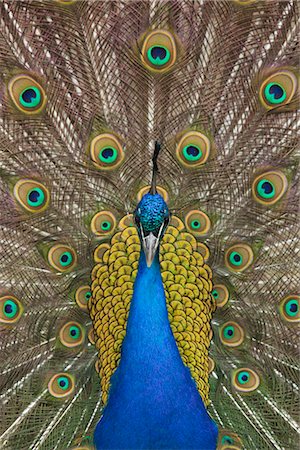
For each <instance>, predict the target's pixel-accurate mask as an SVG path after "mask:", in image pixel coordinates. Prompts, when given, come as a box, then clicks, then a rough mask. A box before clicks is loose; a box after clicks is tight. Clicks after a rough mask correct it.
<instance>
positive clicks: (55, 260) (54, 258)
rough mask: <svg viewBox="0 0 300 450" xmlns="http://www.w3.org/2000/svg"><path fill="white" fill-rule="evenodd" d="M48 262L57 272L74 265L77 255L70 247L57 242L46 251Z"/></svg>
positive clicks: (71, 267)
mask: <svg viewBox="0 0 300 450" xmlns="http://www.w3.org/2000/svg"><path fill="white" fill-rule="evenodd" d="M48 262H49V264H50V265H51V266H52V267H53V268H54V269H56V270H58V271H59V272H66V271H67V270H71V269H73V268H74V267H75V266H76V263H77V255H76V253H75V250H74V249H73V248H72V247H69V246H67V245H63V244H57V245H54V246H53V247H51V248H50V250H49V252H48Z"/></svg>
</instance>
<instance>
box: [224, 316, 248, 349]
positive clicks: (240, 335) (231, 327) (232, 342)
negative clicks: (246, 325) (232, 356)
mask: <svg viewBox="0 0 300 450" xmlns="http://www.w3.org/2000/svg"><path fill="white" fill-rule="evenodd" d="M219 336H220V340H221V342H222V344H223V345H226V346H227V347H238V346H240V345H241V344H242V343H243V341H244V338H245V333H244V330H243V328H242V327H241V326H240V325H239V324H238V323H236V322H226V323H224V324H223V325H222V326H221V328H220V329H219Z"/></svg>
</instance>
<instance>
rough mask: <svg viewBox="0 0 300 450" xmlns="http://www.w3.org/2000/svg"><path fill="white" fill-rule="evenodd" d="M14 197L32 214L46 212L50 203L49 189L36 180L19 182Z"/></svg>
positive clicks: (15, 187)
mask: <svg viewBox="0 0 300 450" xmlns="http://www.w3.org/2000/svg"><path fill="white" fill-rule="evenodd" d="M14 196H15V198H16V200H17V201H18V203H19V204H20V205H21V206H22V207H23V208H24V209H26V211H29V212H31V213H38V212H41V211H44V210H45V209H46V208H47V207H48V205H49V201H50V193H49V191H48V189H47V188H46V187H45V186H44V185H43V184H41V183H38V182H37V181H35V180H19V181H17V183H16V184H15V186H14Z"/></svg>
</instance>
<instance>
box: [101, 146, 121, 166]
mask: <svg viewBox="0 0 300 450" xmlns="http://www.w3.org/2000/svg"><path fill="white" fill-rule="evenodd" d="M105 150H112V152H113V154H112V155H111V156H109V157H108V158H105V157H104V156H103V152H104V151H105ZM117 158H118V150H117V149H116V148H114V147H111V146H109V147H103V148H101V150H100V151H99V159H100V161H101V162H103V163H105V164H112V163H114V162H115V161H116V159H117Z"/></svg>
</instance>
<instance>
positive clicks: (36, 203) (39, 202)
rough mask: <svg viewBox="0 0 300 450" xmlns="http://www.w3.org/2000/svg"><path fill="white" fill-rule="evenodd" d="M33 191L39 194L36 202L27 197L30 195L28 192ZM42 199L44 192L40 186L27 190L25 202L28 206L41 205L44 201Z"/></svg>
mask: <svg viewBox="0 0 300 450" xmlns="http://www.w3.org/2000/svg"><path fill="white" fill-rule="evenodd" d="M34 191H36V192H38V194H39V197H38V199H37V201H36V202H33V201H32V200H30V198H29V197H30V194H31V193H32V192H34ZM44 201H45V194H44V192H43V190H42V189H40V188H33V189H30V191H29V192H28V194H27V203H28V205H29V206H41V205H42V204H43V203H44Z"/></svg>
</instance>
